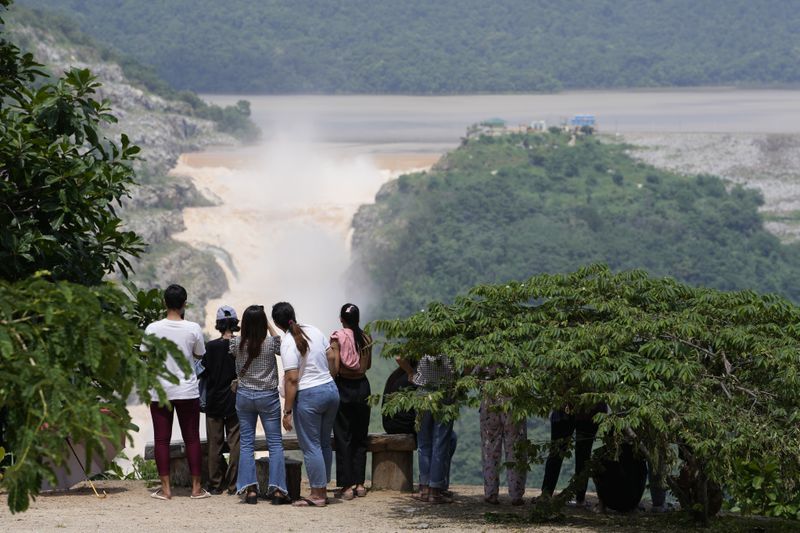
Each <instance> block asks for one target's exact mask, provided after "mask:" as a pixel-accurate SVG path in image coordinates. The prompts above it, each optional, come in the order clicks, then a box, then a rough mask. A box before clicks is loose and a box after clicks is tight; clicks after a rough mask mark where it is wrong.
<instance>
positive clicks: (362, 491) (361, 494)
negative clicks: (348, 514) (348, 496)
mask: <svg viewBox="0 0 800 533" xmlns="http://www.w3.org/2000/svg"><path fill="white" fill-rule="evenodd" d="M366 495H367V487H361V488H360V489H358V488H357V489H356V496H358V497H359V498H363V497H364V496H366Z"/></svg>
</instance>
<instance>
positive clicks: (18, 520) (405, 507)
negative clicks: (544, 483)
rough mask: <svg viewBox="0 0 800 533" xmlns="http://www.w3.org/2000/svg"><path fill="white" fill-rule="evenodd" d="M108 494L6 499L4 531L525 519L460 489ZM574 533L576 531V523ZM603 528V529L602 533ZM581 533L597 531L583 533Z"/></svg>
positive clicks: (335, 527)
mask: <svg viewBox="0 0 800 533" xmlns="http://www.w3.org/2000/svg"><path fill="white" fill-rule="evenodd" d="M95 485H96V486H97V487H98V489H99V490H100V489H102V490H104V491H105V492H106V493H107V497H106V498H105V499H98V498H97V497H95V496H94V494H93V492H92V491H91V489H90V488H89V486H88V484H80V485H78V486H77V487H76V488H74V489H72V490H71V491H66V492H60V493H50V494H42V495H41V496H39V497H38V498H37V499H36V501H35V502H33V503H32V504H31V507H30V509H29V510H28V511H26V512H24V513H19V514H15V515H12V514H11V513H10V512H9V511H8V505H7V502H6V496H5V495H0V530H3V531H15V532H16V531H37V532H38V531H111V532H114V533H123V532H128V531H135V532H138V533H143V532H147V531H160V532H167V531H180V530H188V529H192V530H194V531H247V530H250V531H253V530H258V529H262V528H263V529H270V530H273V531H298V532H299V531H314V532H324V531H345V530H351V531H363V532H370V533H372V532H384V531H387V532H388V531H407V530H416V529H436V530H437V531H442V532H448V531H467V530H474V531H515V530H520V528H517V527H513V526H505V525H494V524H490V523H488V522H487V521H486V519H485V517H484V513H486V512H488V511H503V512H514V513H517V514H520V515H521V514H523V513H524V512H525V510H526V509H527V506H526V508H524V509H521V508H512V507H511V506H510V505H509V500H508V498H507V497H506V496H503V497H501V502H502V505H500V506H491V505H487V504H485V503H483V497H482V496H483V494H482V488H481V487H454V489H455V491H456V494H457V497H456V501H455V502H454V503H452V504H449V505H430V504H423V503H418V502H416V501H414V500H412V499H411V498H410V497H409V496H408V495H407V494H401V493H397V492H389V491H375V492H370V493H369V494H367V496H366V497H365V498H356V499H355V500H352V501H343V500H338V499H331V504H330V505H328V506H327V507H326V508H320V509H313V508H311V509H309V508H293V507H291V506H288V505H284V506H278V507H276V506H272V505H270V504H269V502H268V501H259V503H258V504H257V505H254V506H251V505H245V504H242V503H240V502H239V498H238V497H237V496H228V495H227V494H226V495H222V496H213V497H211V498H207V499H204V500H192V499H190V498H189V492H188V489H175V491H174V496H173V499H172V500H170V501H162V500H155V499H153V498H150V492H151V490H152V489H148V488H147V487H146V486H145V484H144V482H142V481H102V482H96V483H95ZM573 526H574V524H573ZM535 529H536V531H543V532H561V531H575V529H573V527H571V526H566V525H565V526H560V527H553V526H540V527H538V528H535ZM604 529H605V528H604ZM580 531H582V532H589V531H598V529H595V528H593V527H591V526H590V527H586V526H584V527H580Z"/></svg>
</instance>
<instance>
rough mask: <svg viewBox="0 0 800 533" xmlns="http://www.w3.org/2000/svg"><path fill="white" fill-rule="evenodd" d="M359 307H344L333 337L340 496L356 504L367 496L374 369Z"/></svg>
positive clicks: (337, 473) (335, 446)
mask: <svg viewBox="0 0 800 533" xmlns="http://www.w3.org/2000/svg"><path fill="white" fill-rule="evenodd" d="M359 318H360V314H359V310H358V307H356V306H355V305H353V304H344V305H343V306H342V309H341V311H340V313H339V319H340V320H341V322H342V329H340V330H337V331H335V332H334V333H333V334H332V335H331V349H332V350H333V352H334V354H335V356H336V358H337V360H338V368H339V372H338V375H337V376H336V386H337V387H338V389H339V411H338V412H337V413H336V420H335V421H334V424H333V442H334V449H335V450H336V484H337V485H338V486H339V487H341V492H340V496H341V498H342V499H344V500H352V499H353V498H354V497H356V496H366V495H367V489H366V487H365V486H364V480H365V478H366V470H367V445H368V437H369V415H370V407H369V404H368V403H367V398H368V397H369V395H370V394H371V393H372V391H371V390H370V386H369V380H368V379H367V376H366V373H367V370H369V368H370V366H372V339H371V338H370V336H369V335H367V334H366V333H364V332H363V331H362V330H361V328H360V327H359V325H358V322H359Z"/></svg>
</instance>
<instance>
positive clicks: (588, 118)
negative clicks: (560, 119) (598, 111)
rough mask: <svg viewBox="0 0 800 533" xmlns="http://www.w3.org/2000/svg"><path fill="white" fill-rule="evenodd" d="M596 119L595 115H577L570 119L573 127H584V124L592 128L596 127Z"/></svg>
mask: <svg viewBox="0 0 800 533" xmlns="http://www.w3.org/2000/svg"><path fill="white" fill-rule="evenodd" d="M596 122H597V121H596V119H595V116H594V115H575V116H573V117H572V118H571V119H569V125H570V126H572V127H573V128H582V127H584V126H589V127H590V128H594V127H595V125H596Z"/></svg>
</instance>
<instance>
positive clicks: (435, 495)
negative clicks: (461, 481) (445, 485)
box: [428, 489, 453, 504]
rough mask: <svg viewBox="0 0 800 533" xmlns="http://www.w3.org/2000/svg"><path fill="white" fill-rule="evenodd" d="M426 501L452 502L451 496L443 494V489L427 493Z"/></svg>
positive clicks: (435, 502) (436, 502)
mask: <svg viewBox="0 0 800 533" xmlns="http://www.w3.org/2000/svg"><path fill="white" fill-rule="evenodd" d="M428 503H434V504H440V503H453V497H452V496H448V495H447V494H444V492H443V491H436V490H435V489H434V490H432V491H431V492H430V494H428Z"/></svg>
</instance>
